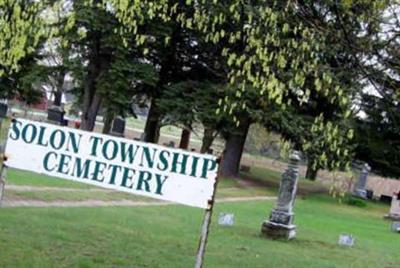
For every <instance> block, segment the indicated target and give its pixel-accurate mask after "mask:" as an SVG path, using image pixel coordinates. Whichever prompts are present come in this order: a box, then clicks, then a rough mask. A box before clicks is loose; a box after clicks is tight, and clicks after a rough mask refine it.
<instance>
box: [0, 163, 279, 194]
mask: <svg viewBox="0 0 400 268" xmlns="http://www.w3.org/2000/svg"><path fill="white" fill-rule="evenodd" d="M7 184H8V185H25V186H34V187H47V188H48V187H50V188H51V187H57V188H68V190H70V189H77V190H95V189H101V188H98V187H96V186H93V185H88V184H83V183H79V182H74V181H70V180H63V179H60V178H55V177H50V176H46V175H41V174H36V173H32V172H28V171H22V170H15V169H9V170H8V175H7ZM275 192H276V191H275V190H274V189H271V188H266V187H257V186H243V185H242V184H241V183H240V182H238V181H236V180H230V179H222V180H221V181H220V182H219V185H218V191H217V197H219V198H225V197H248V196H273V195H275ZM5 197H6V198H7V199H13V200H16V199H18V200H21V199H28V200H39V201H82V200H88V199H90V200H103V201H107V200H123V199H124V200H134V201H146V200H150V198H146V197H143V196H138V195H132V194H128V193H124V192H118V191H112V190H109V191H101V192H99V191H75V192H73V191H65V192H64V191H59V190H57V191H56V190H54V191H52V190H51V189H46V191H42V190H40V191H36V190H32V191H18V190H6V192H5Z"/></svg>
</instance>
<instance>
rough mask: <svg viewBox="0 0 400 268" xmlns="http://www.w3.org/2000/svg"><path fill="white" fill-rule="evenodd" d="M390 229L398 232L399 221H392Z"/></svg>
mask: <svg viewBox="0 0 400 268" xmlns="http://www.w3.org/2000/svg"><path fill="white" fill-rule="evenodd" d="M392 231H393V232H396V233H400V221H394V222H392Z"/></svg>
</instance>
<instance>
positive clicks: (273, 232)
mask: <svg viewBox="0 0 400 268" xmlns="http://www.w3.org/2000/svg"><path fill="white" fill-rule="evenodd" d="M299 161H300V156H299V153H298V152H293V153H292V154H291V155H290V159H289V165H288V167H287V169H286V171H285V172H284V173H283V175H282V180H281V183H280V186H279V194H278V201H277V203H276V207H275V208H274V209H273V210H272V212H271V214H270V217H269V220H267V221H265V222H264V223H263V224H262V227H261V233H262V234H263V235H264V236H266V237H268V238H273V239H278V238H283V239H293V238H295V236H296V225H294V224H293V219H294V213H293V206H294V201H295V199H296V190H297V181H298V179H299V166H298V165H299Z"/></svg>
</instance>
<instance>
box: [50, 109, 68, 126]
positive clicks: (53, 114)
mask: <svg viewBox="0 0 400 268" xmlns="http://www.w3.org/2000/svg"><path fill="white" fill-rule="evenodd" d="M64 114H65V112H64V111H63V110H62V109H61V107H58V106H53V107H50V108H49V109H47V121H49V122H50V123H52V124H56V125H63V124H64Z"/></svg>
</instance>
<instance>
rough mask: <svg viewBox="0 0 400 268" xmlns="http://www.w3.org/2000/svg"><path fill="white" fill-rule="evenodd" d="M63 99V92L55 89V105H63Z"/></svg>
mask: <svg viewBox="0 0 400 268" xmlns="http://www.w3.org/2000/svg"><path fill="white" fill-rule="evenodd" d="M61 100H62V92H60V91H58V90H57V91H54V101H53V105H54V106H61Z"/></svg>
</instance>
